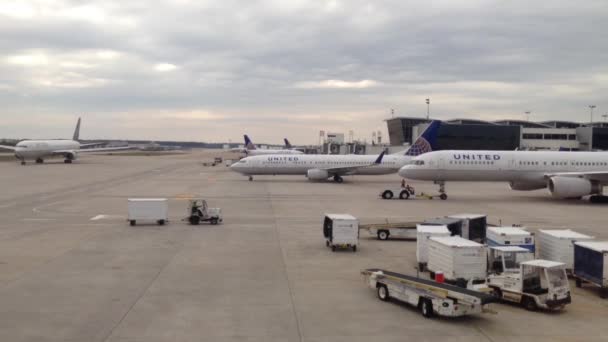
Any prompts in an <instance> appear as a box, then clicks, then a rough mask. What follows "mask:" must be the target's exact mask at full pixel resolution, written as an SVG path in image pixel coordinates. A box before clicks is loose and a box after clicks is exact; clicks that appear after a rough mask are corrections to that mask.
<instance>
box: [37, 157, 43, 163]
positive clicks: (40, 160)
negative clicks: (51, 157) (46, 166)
mask: <svg viewBox="0 0 608 342" xmlns="http://www.w3.org/2000/svg"><path fill="white" fill-rule="evenodd" d="M42 163H44V160H42V159H40V158H38V159H36V164H42Z"/></svg>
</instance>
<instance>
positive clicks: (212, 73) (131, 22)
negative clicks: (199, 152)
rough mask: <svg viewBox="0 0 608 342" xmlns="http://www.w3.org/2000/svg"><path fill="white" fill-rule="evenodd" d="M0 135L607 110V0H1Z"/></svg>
mask: <svg viewBox="0 0 608 342" xmlns="http://www.w3.org/2000/svg"><path fill="white" fill-rule="evenodd" d="M0 37H1V38H0V137H31V138H43V137H46V138H51V137H66V138H67V137H70V136H71V132H72V130H73V126H74V123H75V120H76V118H77V117H78V116H79V115H82V117H83V120H84V122H83V129H82V135H83V136H84V137H86V138H131V139H147V140H168V139H175V140H195V141H228V140H229V139H230V140H232V141H240V140H241V136H242V134H243V133H245V132H248V133H249V134H250V135H251V136H252V137H254V140H256V141H262V142H277V143H279V142H280V141H281V140H282V138H283V137H285V136H287V137H289V138H291V140H292V142H293V143H300V144H304V143H314V142H315V141H317V139H318V134H319V130H326V131H337V132H344V133H347V132H348V131H349V130H354V132H355V136H356V137H360V138H367V139H368V140H369V139H370V138H371V132H372V131H375V130H382V131H383V133H384V134H386V128H385V124H384V122H383V121H382V120H383V119H386V118H387V117H389V116H390V109H391V108H394V109H395V113H396V115H407V116H423V115H425V114H426V104H425V99H426V98H431V115H432V116H433V117H437V118H441V119H449V118H456V117H474V118H481V119H488V120H493V119H507V118H516V119H523V118H524V117H525V114H524V112H525V111H532V115H531V118H532V119H533V120H552V119H561V120H575V121H585V120H586V121H588V120H589V108H588V105H590V104H594V105H597V108H596V109H595V118H596V119H599V120H602V119H603V118H602V117H601V115H603V114H608V98H607V95H608V3H607V2H606V1H605V0H598V1H592V0H585V1H579V2H576V1H571V0H568V1H560V0H549V1H529V0H526V1H516V0H510V1H455V0H440V1H434V0H432V1H431V0H429V1H405V0H374V1H359V0H348V1H346V0H345V1H341V0H327V1H326V0H309V1H301V0H268V1H233V0H222V1H217V0H215V1H202V0H192V1H189V0H173V1H170V0H167V1H134V0H133V1H118V0H108V1H105V0H100V1H96V2H86V1H81V0H45V1H29V0H21V1H2V2H0Z"/></svg>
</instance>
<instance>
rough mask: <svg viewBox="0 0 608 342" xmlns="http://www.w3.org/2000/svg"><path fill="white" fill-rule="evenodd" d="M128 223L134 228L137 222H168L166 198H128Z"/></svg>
mask: <svg viewBox="0 0 608 342" xmlns="http://www.w3.org/2000/svg"><path fill="white" fill-rule="evenodd" d="M128 203H129V218H128V221H129V222H130V223H131V225H132V226H134V225H135V224H136V223H138V222H142V221H143V222H146V223H152V222H155V223H158V224H160V225H163V224H165V223H166V222H167V221H169V217H168V215H169V201H168V200H167V199H166V198H129V200H128Z"/></svg>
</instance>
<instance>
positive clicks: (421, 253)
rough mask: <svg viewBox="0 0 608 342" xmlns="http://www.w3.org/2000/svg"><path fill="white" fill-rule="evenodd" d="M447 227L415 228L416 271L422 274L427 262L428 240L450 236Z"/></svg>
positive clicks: (424, 226)
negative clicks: (434, 237)
mask: <svg viewBox="0 0 608 342" xmlns="http://www.w3.org/2000/svg"><path fill="white" fill-rule="evenodd" d="M450 234H451V233H450V231H449V230H448V227H447V226H426V225H423V224H419V225H417V226H416V260H417V261H418V270H419V271H421V272H424V270H425V268H426V265H427V263H428V262H429V239H430V238H431V237H433V236H450Z"/></svg>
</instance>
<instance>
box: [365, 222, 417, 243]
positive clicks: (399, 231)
mask: <svg viewBox="0 0 608 342" xmlns="http://www.w3.org/2000/svg"><path fill="white" fill-rule="evenodd" d="M359 229H361V230H367V232H368V233H369V235H371V236H376V237H377V238H378V240H388V238H389V237H390V238H400V239H408V240H415V239H416V223H415V222H388V220H387V222H385V223H368V224H360V225H359Z"/></svg>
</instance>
